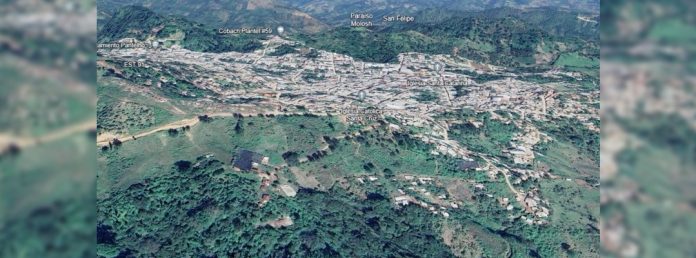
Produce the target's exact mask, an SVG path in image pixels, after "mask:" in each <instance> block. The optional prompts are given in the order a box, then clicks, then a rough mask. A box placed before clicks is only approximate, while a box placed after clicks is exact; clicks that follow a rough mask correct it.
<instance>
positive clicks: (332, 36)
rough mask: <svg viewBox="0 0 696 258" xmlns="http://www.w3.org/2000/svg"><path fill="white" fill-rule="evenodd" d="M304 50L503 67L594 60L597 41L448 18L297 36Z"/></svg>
mask: <svg viewBox="0 0 696 258" xmlns="http://www.w3.org/2000/svg"><path fill="white" fill-rule="evenodd" d="M297 38H298V39H299V40H301V41H303V42H305V43H306V44H308V45H309V46H312V47H316V48H320V49H325V50H328V51H332V52H337V53H342V54H347V55H350V56H353V57H355V58H358V59H361V60H365V61H372V62H396V61H397V56H398V54H399V53H404V52H411V51H416V52H425V53H430V54H453V55H458V56H462V57H465V58H469V59H473V60H477V61H481V62H486V63H491V64H495V65H502V66H531V65H547V64H551V63H552V62H553V61H554V60H555V59H556V58H557V57H558V56H559V55H561V54H563V53H569V52H575V51H579V50H580V49H583V51H582V53H581V54H582V55H586V56H592V57H594V56H595V55H597V56H598V54H599V53H598V47H597V42H596V41H594V40H583V39H581V38H579V37H577V36H576V35H573V36H566V35H564V34H556V35H553V34H551V33H549V32H547V31H546V30H544V29H543V28H541V27H540V26H537V25H535V24H533V23H530V22H527V21H525V20H522V19H520V18H516V17H513V16H505V17H502V18H497V17H483V16H474V17H471V16H468V17H450V18H446V19H444V20H442V21H438V22H435V23H410V24H407V25H403V24H402V25H396V26H388V27H384V28H376V29H372V30H370V29H365V28H347V27H342V28H337V29H333V30H330V31H326V32H322V33H318V34H314V35H300V36H298V37H297Z"/></svg>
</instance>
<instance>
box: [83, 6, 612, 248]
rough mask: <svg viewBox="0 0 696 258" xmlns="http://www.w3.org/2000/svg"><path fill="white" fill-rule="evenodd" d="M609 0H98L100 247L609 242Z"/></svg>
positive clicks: (583, 245)
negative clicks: (603, 177)
mask: <svg viewBox="0 0 696 258" xmlns="http://www.w3.org/2000/svg"><path fill="white" fill-rule="evenodd" d="M599 56H600V51H599V0H524V1H519V0H518V1H496V0H410V1H409V0H370V1H358V0H256V1H254V0H178V1H166V0H98V1H97V97H98V101H97V104H96V105H97V148H98V154H97V166H98V170H97V179H96V180H97V197H96V198H97V222H98V224H97V254H98V256H99V257H109V258H111V257H598V256H599V254H600V243H599V238H600V232H599V228H600V223H599V216H600V212H599V210H600V204H599V198H600V191H599V186H600V180H599V165H600V160H599V156H600V155H599V150H600V147H599V146H600V144H599V138H600V134H599V125H600V115H599V106H600V105H599V102H600V90H599V73H600V72H599Z"/></svg>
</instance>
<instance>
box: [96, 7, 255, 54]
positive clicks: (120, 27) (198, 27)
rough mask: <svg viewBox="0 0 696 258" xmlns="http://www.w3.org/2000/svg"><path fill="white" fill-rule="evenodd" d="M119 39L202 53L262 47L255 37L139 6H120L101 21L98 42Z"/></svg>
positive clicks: (238, 50)
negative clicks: (220, 31)
mask: <svg viewBox="0 0 696 258" xmlns="http://www.w3.org/2000/svg"><path fill="white" fill-rule="evenodd" d="M122 38H135V39H138V40H147V39H150V40H155V39H156V40H163V41H165V42H171V43H176V44H179V45H181V46H182V47H184V48H186V49H189V50H193V51H202V52H228V51H237V52H249V51H253V50H255V49H258V48H260V47H261V46H262V45H261V43H260V41H259V37H258V36H250V35H222V34H218V33H217V31H216V30H215V29H213V28H209V27H206V26H205V25H203V24H199V23H195V22H191V21H188V20H186V19H184V18H181V17H167V16H162V15H159V14H157V13H154V12H152V11H151V10H149V9H147V8H145V7H141V6H126V7H122V8H120V9H118V10H116V11H115V12H114V13H113V15H112V16H111V17H109V18H108V19H107V20H105V21H104V24H100V30H99V31H98V33H97V40H98V42H99V43H107V42H112V41H115V40H119V39H122Z"/></svg>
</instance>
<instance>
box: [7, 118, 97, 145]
mask: <svg viewBox="0 0 696 258" xmlns="http://www.w3.org/2000/svg"><path fill="white" fill-rule="evenodd" d="M96 126H97V121H96V120H88V121H85V122H82V123H79V124H74V125H71V126H67V127H65V128H61V129H59V130H56V131H53V132H50V133H47V134H45V135H41V136H36V137H22V136H16V135H10V134H3V133H0V149H4V148H6V147H7V146H9V145H10V144H15V145H17V146H18V147H20V148H22V149H24V148H29V147H32V146H35V145H37V144H39V143H47V142H52V141H56V140H60V139H62V138H65V137H67V136H70V135H72V134H75V133H81V132H87V131H89V130H91V129H95V128H96Z"/></svg>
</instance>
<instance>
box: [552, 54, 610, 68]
mask: <svg viewBox="0 0 696 258" xmlns="http://www.w3.org/2000/svg"><path fill="white" fill-rule="evenodd" d="M554 65H555V66H561V67H570V68H580V69H582V68H596V67H599V60H596V59H594V58H588V57H584V56H581V55H580V54H578V53H563V54H561V55H560V56H559V57H558V59H557V60H556V62H554Z"/></svg>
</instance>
